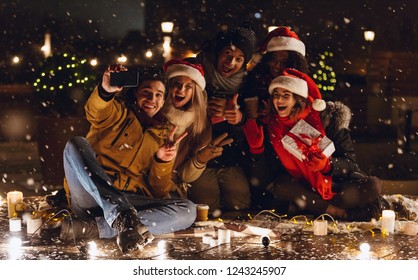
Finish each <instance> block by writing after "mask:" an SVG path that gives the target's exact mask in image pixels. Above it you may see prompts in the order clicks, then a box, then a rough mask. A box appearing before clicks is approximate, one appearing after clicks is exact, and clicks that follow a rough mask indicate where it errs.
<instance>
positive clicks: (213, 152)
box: [197, 132, 234, 164]
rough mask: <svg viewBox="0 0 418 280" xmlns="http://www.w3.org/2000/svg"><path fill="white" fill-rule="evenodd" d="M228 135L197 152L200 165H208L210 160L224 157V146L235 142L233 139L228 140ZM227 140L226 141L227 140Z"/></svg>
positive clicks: (218, 138)
mask: <svg viewBox="0 0 418 280" xmlns="http://www.w3.org/2000/svg"><path fill="white" fill-rule="evenodd" d="M227 136H228V133H226V132H224V133H222V134H221V135H220V136H218V137H217V138H216V139H214V140H212V142H211V143H210V144H209V145H207V146H205V147H204V148H202V149H201V150H199V151H198V152H197V160H198V161H199V162H200V163H203V164H206V163H207V162H208V161H209V160H211V159H213V158H216V157H218V156H220V155H222V152H223V150H224V148H223V146H225V145H229V144H231V143H232V142H234V139H232V138H226V137H227ZM225 138H226V139H225Z"/></svg>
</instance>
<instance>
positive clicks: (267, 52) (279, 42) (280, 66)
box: [243, 26, 308, 118]
mask: <svg viewBox="0 0 418 280" xmlns="http://www.w3.org/2000/svg"><path fill="white" fill-rule="evenodd" d="M305 54H306V49H305V44H304V43H303V42H302V41H301V40H300V38H299V37H298V35H297V34H296V33H295V32H294V31H292V30H291V28H290V27H287V26H280V27H277V28H276V29H273V30H272V31H270V32H269V33H268V34H267V35H266V37H265V38H264V40H263V41H262V42H261V44H260V46H259V50H258V55H254V57H253V60H252V61H253V63H256V62H257V58H258V59H259V57H261V61H259V63H257V64H256V66H255V67H254V69H252V70H251V71H249V73H248V78H247V83H246V84H245V87H244V90H243V98H244V100H245V101H246V103H247V102H249V103H250V102H252V101H251V100H254V99H258V117H259V118H263V117H264V116H265V115H266V113H267V111H268V109H267V108H266V107H265V103H266V102H267V101H268V100H269V97H270V96H269V93H268V87H269V85H270V82H271V81H272V80H273V79H274V78H275V77H277V76H278V75H279V74H280V73H281V72H282V71H283V70H284V69H285V68H294V69H297V70H299V71H301V72H303V73H308V63H307V60H306V58H305ZM246 109H247V110H246V111H247V117H249V118H256V117H257V114H254V113H253V112H251V108H246Z"/></svg>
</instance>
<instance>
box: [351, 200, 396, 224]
mask: <svg viewBox="0 0 418 280" xmlns="http://www.w3.org/2000/svg"><path fill="white" fill-rule="evenodd" d="M389 208H390V207H389V203H388V202H387V201H386V200H385V199H384V198H383V197H382V196H378V197H377V198H376V199H375V200H374V201H373V202H372V203H370V204H369V205H367V206H366V207H363V208H352V209H347V220H348V221H357V222H370V220H371V219H375V220H379V219H380V216H381V215H382V211H383V210H385V209H389Z"/></svg>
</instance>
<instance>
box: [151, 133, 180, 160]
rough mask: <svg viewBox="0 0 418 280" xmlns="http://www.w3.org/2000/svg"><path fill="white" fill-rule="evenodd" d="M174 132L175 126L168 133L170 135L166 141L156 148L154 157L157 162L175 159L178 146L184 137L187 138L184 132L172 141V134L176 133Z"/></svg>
mask: <svg viewBox="0 0 418 280" xmlns="http://www.w3.org/2000/svg"><path fill="white" fill-rule="evenodd" d="M176 130H177V126H175V127H173V129H172V130H171V131H170V135H169V136H168V140H167V141H166V142H165V143H164V144H163V145H161V146H160V147H159V148H158V150H157V154H156V156H157V158H158V159H159V160H161V161H165V162H169V161H172V160H173V159H174V158H175V157H176V155H177V150H178V144H179V143H180V141H181V140H183V139H184V137H186V136H187V132H184V133H183V134H182V135H180V136H179V137H178V138H177V139H176V140H175V141H174V134H175V133H176Z"/></svg>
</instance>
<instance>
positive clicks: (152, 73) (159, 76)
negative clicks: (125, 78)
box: [124, 66, 167, 104]
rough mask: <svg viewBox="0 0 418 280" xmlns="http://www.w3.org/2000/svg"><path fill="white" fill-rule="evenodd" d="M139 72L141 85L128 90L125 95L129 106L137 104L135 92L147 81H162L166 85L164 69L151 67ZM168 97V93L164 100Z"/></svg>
mask: <svg viewBox="0 0 418 280" xmlns="http://www.w3.org/2000/svg"><path fill="white" fill-rule="evenodd" d="M138 71H139V84H138V86H137V87H133V88H128V89H127V90H126V92H125V93H124V96H125V100H126V101H127V103H128V104H134V103H135V102H136V97H135V92H136V90H137V89H138V87H140V86H141V84H142V83H143V82H145V81H160V82H161V83H163V85H165V82H166V80H165V73H164V70H163V68H162V67H156V66H149V67H145V68H140V69H138ZM166 96H167V92H166V93H165V95H164V98H165V97H166Z"/></svg>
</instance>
